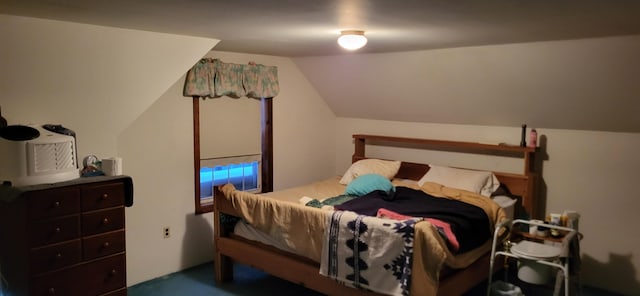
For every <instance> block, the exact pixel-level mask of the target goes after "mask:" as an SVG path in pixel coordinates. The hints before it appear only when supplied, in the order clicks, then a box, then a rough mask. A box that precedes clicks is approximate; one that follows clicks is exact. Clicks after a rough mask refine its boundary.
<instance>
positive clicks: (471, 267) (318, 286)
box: [214, 135, 539, 295]
mask: <svg viewBox="0 0 640 296" xmlns="http://www.w3.org/2000/svg"><path fill="white" fill-rule="evenodd" d="M353 139H354V147H355V149H354V154H353V158H352V162H353V165H352V167H354V165H355V164H356V163H361V161H362V160H367V159H369V158H368V157H367V155H366V147H367V145H380V146H390V147H405V148H406V147H408V148H411V149H428V150H442V151H453V152H464V153H474V154H480V155H499V156H507V157H518V158H522V160H523V167H524V170H523V173H522V174H514V173H501V172H493V175H494V176H495V177H496V178H497V179H498V180H499V182H500V184H501V186H502V189H506V190H507V191H508V192H509V194H511V195H514V196H519V200H520V202H521V203H520V204H521V206H522V207H523V210H524V211H526V213H527V215H529V216H530V217H537V216H538V213H537V208H538V203H539V202H538V201H537V199H536V194H535V184H536V178H537V175H536V174H535V172H534V171H533V167H534V165H533V162H534V154H535V149H534V148H528V147H514V146H503V145H488V144H480V143H470V142H455V141H439V140H430V139H415V138H402V137H388V136H376V135H353ZM350 169H351V168H350ZM429 170H430V166H429V165H426V164H419V163H411V162H399V168H398V170H397V172H396V173H395V174H394V175H393V178H392V181H391V182H392V183H393V185H394V186H402V187H405V186H406V187H407V188H412V189H416V190H417V189H420V190H427V189H425V188H427V187H429V188H428V190H431V191H430V194H435V195H436V196H439V195H442V196H444V195H451V196H448V198H451V197H452V196H455V197H456V198H457V199H463V200H464V199H465V198H466V196H467V195H468V196H469V197H470V200H479V199H476V198H475V196H474V195H475V194H476V193H467V191H466V190H457V189H451V188H449V187H446V186H442V185H440V184H438V183H432V182H425V183H424V184H423V185H415V184H414V183H412V182H415V181H418V180H420V179H421V178H423V176H425V174H426V173H427V172H428V171H429ZM432 170H435V167H434V169H432ZM347 174H349V171H347V172H346V173H345V175H347ZM344 178H345V176H342V177H336V178H331V179H328V180H322V181H320V182H317V183H313V184H309V185H305V186H301V187H297V188H292V189H288V190H283V191H278V192H274V193H268V194H264V195H256V194H251V193H246V192H241V191H236V190H235V188H233V186H229V185H225V186H223V187H219V188H218V187H217V188H215V196H214V239H215V258H214V260H215V277H216V281H217V282H225V281H230V280H232V279H233V270H232V268H233V264H232V263H233V262H234V261H235V262H238V263H241V264H245V265H249V266H252V267H255V268H258V269H261V270H264V271H266V272H267V273H270V274H272V275H274V276H277V277H280V278H283V279H286V280H289V281H292V282H294V283H298V284H300V285H303V286H306V287H308V288H310V289H313V290H316V291H318V292H321V293H323V294H327V295H379V294H378V293H375V292H372V291H367V290H363V289H355V288H352V287H349V286H347V285H344V284H342V283H339V282H338V281H336V280H334V279H332V278H331V277H327V276H324V275H321V274H320V272H319V271H320V269H321V267H323V264H324V261H322V260H323V257H322V256H326V253H323V252H325V251H326V248H323V247H322V245H323V244H326V240H325V238H326V236H324V235H322V233H324V232H325V228H326V227H327V226H326V225H327V224H326V221H327V218H326V217H327V213H328V212H334V211H327V210H322V209H318V208H313V207H308V206H304V205H301V204H300V199H301V197H307V198H310V199H313V200H322V199H323V198H325V197H329V196H337V195H339V194H340V193H342V192H343V191H344V190H345V185H344V184H340V181H343V180H342V179H344ZM354 178H355V176H354ZM326 184H329V185H328V187H326V186H325V185H326ZM336 184H337V185H336ZM318 186H319V187H318ZM346 186H348V185H346ZM416 186H417V187H416ZM316 187H318V188H320V187H321V188H323V189H321V191H324V192H323V193H321V194H320V195H314V194H315V193H313V192H314V190H316V189H317V188H316ZM327 188H329V189H327ZM396 188H397V187H396ZM432 191H433V192H432ZM279 198H284V199H287V198H288V199H289V201H281V200H278V199H279ZM483 203H484V201H483ZM482 206H483V207H484V204H483V205H482ZM486 206H487V207H488V208H491V209H489V210H485V211H486V212H487V213H489V214H488V215H489V216H490V220H491V223H492V227H496V226H497V224H498V223H499V222H501V221H503V220H504V211H501V210H500V209H499V207H497V206H496V205H495V204H494V203H489V204H487V205H486ZM483 209H484V208H483ZM232 217H242V220H243V221H247V222H248V223H245V224H250V225H251V226H250V227H249V230H248V231H249V232H251V231H253V230H257V231H256V233H257V236H252V235H247V234H246V233H245V232H242V231H240V227H246V225H245V224H242V223H236V224H235V225H244V226H237V227H236V228H235V229H234V228H230V227H227V224H226V223H225V222H226V221H225V220H228V219H229V218H232ZM283 217H284V218H283ZM294 221H305V223H295V222H294ZM434 229H435V228H434V227H432V225H430V224H429V223H416V224H415V232H413V235H414V236H415V238H414V241H415V244H414V246H413V247H414V249H413V254H414V255H413V258H412V263H413V264H412V267H413V272H412V273H411V283H412V284H411V287H410V294H411V295H436V294H437V295H460V294H463V293H464V292H466V291H468V290H469V289H471V288H473V287H474V286H476V285H477V284H478V283H480V282H482V281H483V280H485V279H486V278H487V277H488V271H489V252H490V245H491V242H489V241H487V242H486V243H484V244H483V245H481V246H479V247H477V248H474V249H473V250H471V251H469V252H464V253H460V254H453V253H452V252H451V251H450V250H448V249H447V248H446V247H442V246H444V245H445V243H444V242H443V241H442V237H441V236H438V233H437V232H436V231H434ZM236 232H238V233H236ZM260 235H262V237H263V238H264V239H260V237H259V236H260ZM269 237H272V238H273V237H276V242H274V241H273V240H271V241H270V238H269ZM278 240H281V241H282V240H284V241H285V243H284V244H278V243H277V241H278ZM323 249H325V250H323ZM321 261H322V264H321V263H320V262H321ZM496 268H500V264H496Z"/></svg>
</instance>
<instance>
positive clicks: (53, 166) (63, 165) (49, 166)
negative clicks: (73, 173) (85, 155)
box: [33, 141, 77, 173]
mask: <svg viewBox="0 0 640 296" xmlns="http://www.w3.org/2000/svg"><path fill="white" fill-rule="evenodd" d="M33 148H34V154H35V155H34V172H35V173H44V172H48V171H59V170H64V169H75V168H76V167H77V164H76V156H75V155H74V149H73V141H68V142H58V143H47V144H35V145H34V147H33Z"/></svg>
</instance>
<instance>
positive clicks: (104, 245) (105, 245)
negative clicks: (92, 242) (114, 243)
mask: <svg viewBox="0 0 640 296" xmlns="http://www.w3.org/2000/svg"><path fill="white" fill-rule="evenodd" d="M110 246H111V244H110V243H109V242H104V244H102V248H104V249H106V248H108V247H110Z"/></svg>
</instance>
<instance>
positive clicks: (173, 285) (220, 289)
mask: <svg viewBox="0 0 640 296" xmlns="http://www.w3.org/2000/svg"><path fill="white" fill-rule="evenodd" d="M283 268H284V267H283ZM501 278H503V276H502V277H501V276H500V275H498V276H497V277H496V278H495V279H501ZM510 279H511V280H513V281H514V284H517V285H518V286H520V287H521V288H522V289H523V290H524V293H525V295H528V296H531V295H533V296H536V295H551V294H552V291H551V290H550V289H545V288H542V287H540V286H535V285H529V284H526V283H522V282H520V281H518V280H517V278H516V277H513V276H511V277H510ZM127 294H128V295H129V296H174V295H189V296H200V295H202V296H204V295H247V296H248V295H265V296H269V295H273V296H294V295H295V296H300V295H305V296H306V295H309V296H319V295H322V294H319V293H317V292H314V291H312V290H309V289H306V288H304V287H302V286H299V285H296V284H293V283H290V282H288V281H285V280H282V279H279V278H276V277H273V276H270V275H268V274H265V273H264V272H261V271H259V270H256V269H253V268H251V267H247V266H244V265H236V266H235V268H234V281H233V282H231V283H226V284H224V285H220V286H218V285H216V283H215V280H214V271H213V264H212V263H207V264H203V265H199V266H196V267H193V268H190V269H187V270H184V271H181V272H177V273H173V274H170V275H167V276H164V277H160V278H156V279H152V280H149V281H146V282H143V283H140V284H137V285H135V286H131V287H129V288H128V291H127ZM485 294H486V285H483V284H481V285H479V286H477V287H476V288H475V289H473V290H471V291H469V292H468V293H467V294H465V296H480V295H485ZM582 295H583V296H616V295H619V294H615V293H611V292H606V291H602V290H599V289H595V288H589V287H584V288H583V289H582Z"/></svg>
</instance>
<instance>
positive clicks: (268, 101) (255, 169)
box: [193, 97, 273, 214]
mask: <svg viewBox="0 0 640 296" xmlns="http://www.w3.org/2000/svg"><path fill="white" fill-rule="evenodd" d="M272 116H273V101H272V98H264V99H262V100H260V129H261V132H260V135H259V137H260V149H259V150H260V151H259V152H257V153H260V154H255V155H248V156H252V157H253V158H249V159H244V160H240V161H238V160H234V161H233V162H229V163H214V164H212V163H209V162H207V161H208V160H211V159H215V158H216V157H215V156H208V155H207V154H206V152H205V153H201V149H200V148H201V145H200V144H201V143H200V142H201V141H200V140H201V139H200V134H201V122H200V98H199V97H193V147H194V148H193V158H194V159H193V160H194V181H195V183H194V189H195V212H196V214H203V213H208V212H212V211H213V186H215V185H214V184H213V182H214V181H213V180H214V178H216V177H217V176H218V175H215V174H214V168H215V167H216V166H228V165H230V164H232V163H235V164H253V163H254V162H257V164H256V165H251V166H250V167H251V169H246V170H245V168H244V167H243V169H242V173H243V174H244V175H245V176H248V175H251V173H257V175H256V176H257V178H258V179H257V189H256V190H255V191H256V192H270V191H272V190H273V120H272ZM224 126H228V124H226V123H225V124H224ZM203 134H207V131H204V133H203ZM236 134H238V133H236ZM206 145H207V144H205V146H206ZM241 153H242V152H241ZM245 153H252V152H245ZM201 156H202V157H204V159H202V158H201ZM207 157H209V158H207ZM223 158H224V157H223ZM201 168H211V169H212V170H211V172H210V174H208V173H207V170H204V175H203V170H202V169H201ZM221 170H224V169H221ZM235 172H238V171H237V170H231V171H230V170H229V168H227V173H226V174H227V178H236V177H234V176H235V175H234V174H235ZM208 176H210V179H211V183H212V184H211V185H209V184H206V183H207V182H204V184H203V182H201V178H203V177H204V178H207V177H208ZM221 178H222V177H221ZM234 180H235V179H234ZM233 182H234V181H232V183H233ZM243 182H244V183H243V185H244V186H249V187H250V186H251V181H248V180H247V178H243ZM234 184H235V183H234ZM235 186H236V188H240V187H239V186H238V185H235ZM247 188H248V187H247ZM201 190H202V191H204V192H205V193H202V192H201ZM250 190H251V191H254V190H252V189H250Z"/></svg>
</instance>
